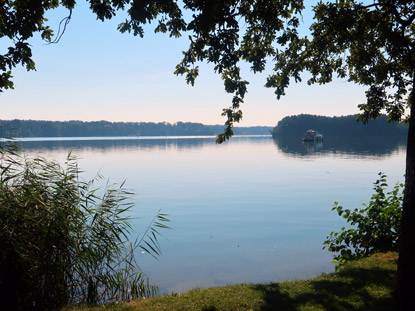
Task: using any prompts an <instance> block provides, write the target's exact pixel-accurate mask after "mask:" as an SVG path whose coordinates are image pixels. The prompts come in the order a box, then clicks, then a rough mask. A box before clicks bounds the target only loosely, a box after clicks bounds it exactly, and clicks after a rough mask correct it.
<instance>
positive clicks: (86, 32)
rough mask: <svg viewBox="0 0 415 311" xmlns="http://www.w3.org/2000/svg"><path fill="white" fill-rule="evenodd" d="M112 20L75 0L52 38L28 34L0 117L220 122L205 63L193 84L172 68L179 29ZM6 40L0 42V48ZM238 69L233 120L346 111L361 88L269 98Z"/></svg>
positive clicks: (222, 97) (182, 42)
mask: <svg viewBox="0 0 415 311" xmlns="http://www.w3.org/2000/svg"><path fill="white" fill-rule="evenodd" d="M314 2H315V1H308V3H314ZM66 14H67V12H66V11H64V10H57V11H55V12H53V13H52V14H51V15H50V21H51V25H52V27H53V28H54V29H57V25H58V23H59V21H60V19H62V18H63V17H65V16H66ZM304 20H305V22H307V21H308V20H309V16H308V15H307V14H306V15H305V16H304ZM120 21H122V17H121V16H117V17H116V18H114V19H113V20H111V21H106V22H104V23H102V22H100V21H97V20H96V19H95V17H94V15H93V14H92V13H90V10H89V9H88V6H87V5H86V4H85V3H84V2H83V1H79V4H78V5H77V7H76V9H75V10H74V12H73V16H72V20H71V22H70V24H69V25H68V27H67V30H66V33H65V34H64V36H63V37H62V39H61V41H60V42H59V43H58V44H54V45H45V44H44V43H43V42H42V41H40V40H39V39H38V38H36V39H34V40H33V41H32V52H33V56H34V60H35V62H36V67H37V71H32V72H26V71H25V70H24V69H23V68H17V69H15V70H14V83H15V89H14V90H6V91H5V92H4V93H2V94H0V105H1V113H0V119H32V120H60V121H64V120H83V121H94V120H108V121H128V122H130V121H131V122H141V121H142V122H150V121H153V122H161V121H166V122H171V123H174V122H177V121H192V122H201V123H205V124H222V123H223V122H224V121H225V120H224V117H221V115H220V114H221V111H222V108H226V107H228V106H229V105H230V103H231V98H232V95H230V94H227V93H226V92H225V91H224V88H223V83H222V80H221V79H220V76H219V75H215V74H214V73H213V69H212V66H210V65H206V64H205V65H201V73H200V76H199V77H198V79H197V80H196V84H195V86H194V87H191V86H189V85H187V84H186V82H185V80H184V78H183V77H181V76H178V77H177V76H175V75H174V74H173V72H174V69H175V65H176V64H177V63H178V62H179V61H180V60H181V55H182V54H181V51H182V50H184V49H185V48H186V47H187V45H188V42H187V37H186V36H184V38H181V39H172V38H169V37H168V36H167V35H161V34H154V33H153V31H152V30H151V28H150V29H148V30H147V31H146V33H145V37H144V38H143V39H141V38H139V37H134V36H133V35H131V34H121V33H119V32H118V31H117V29H116V26H117V25H118V23H119V22H120ZM7 44H8V42H7V41H6V40H4V41H0V51H1V52H3V51H4V49H5V48H6V47H7V46H8V45H7ZM243 75H244V77H245V78H246V79H247V80H249V81H250V85H249V86H248V94H247V96H246V99H245V103H244V104H243V105H242V110H243V112H244V118H243V120H242V122H241V123H240V125H241V126H254V125H268V126H275V125H276V123H277V122H278V121H279V120H280V119H282V118H283V117H284V116H287V115H293V114H300V113H311V114H319V115H327V116H333V115H346V114H353V113H357V112H358V108H357V105H358V104H361V103H363V102H364V101H365V95H364V89H363V88H362V87H359V86H356V85H354V84H351V83H348V82H345V81H335V82H334V83H332V84H329V85H326V86H311V87H310V86H307V85H306V83H301V84H297V85H294V84H293V85H292V86H291V87H290V88H289V89H288V91H287V95H286V96H285V97H284V98H283V99H282V100H280V101H277V100H276V98H275V95H274V93H273V90H271V89H266V88H264V87H263V85H264V84H265V81H266V80H265V79H266V75H265V74H260V75H258V74H257V75H253V74H252V73H250V72H249V70H248V69H247V68H244V70H243Z"/></svg>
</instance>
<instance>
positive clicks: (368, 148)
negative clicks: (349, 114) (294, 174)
mask: <svg viewBox="0 0 415 311" xmlns="http://www.w3.org/2000/svg"><path fill="white" fill-rule="evenodd" d="M273 141H274V144H275V145H276V146H277V147H278V149H279V150H281V151H282V152H283V153H284V154H286V155H289V156H300V157H302V156H321V155H325V154H334V153H337V154H350V155H367V156H376V157H382V156H388V155H391V154H392V153H393V152H395V151H397V150H400V149H405V148H406V137H358V138H353V137H333V136H332V137H330V136H325V137H324V141H323V142H303V141H301V139H299V138H298V137H279V138H278V139H273Z"/></svg>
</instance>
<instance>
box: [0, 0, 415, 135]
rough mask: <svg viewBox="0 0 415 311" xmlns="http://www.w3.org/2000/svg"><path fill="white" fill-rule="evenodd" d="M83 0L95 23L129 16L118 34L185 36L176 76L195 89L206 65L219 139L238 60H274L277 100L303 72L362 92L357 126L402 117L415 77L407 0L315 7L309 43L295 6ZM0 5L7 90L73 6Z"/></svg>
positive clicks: (259, 65) (68, 0)
mask: <svg viewBox="0 0 415 311" xmlns="http://www.w3.org/2000/svg"><path fill="white" fill-rule="evenodd" d="M87 1H88V2H89V4H90V8H91V10H92V11H93V12H94V13H95V14H96V16H97V19H99V20H102V21H104V20H106V19H111V18H112V17H113V16H115V14H117V13H118V12H119V11H121V10H124V11H126V12H127V18H126V20H125V21H124V22H123V23H121V24H120V25H119V26H118V29H119V30H120V31H121V32H122V33H125V32H127V33H129V32H131V33H133V34H134V35H138V36H143V35H144V29H143V25H144V24H148V23H151V22H153V24H154V25H155V27H154V31H155V32H162V33H169V35H170V36H171V37H179V36H181V35H182V34H186V35H188V36H189V48H188V49H187V50H186V51H184V52H183V59H182V61H181V62H180V63H179V64H178V65H177V67H176V71H175V74H177V75H184V76H185V79H186V81H187V83H188V84H191V85H193V84H194V82H195V79H196V78H197V76H198V73H199V67H198V63H199V62H203V61H206V62H210V63H213V64H214V70H215V72H216V73H218V74H220V75H221V77H222V79H223V82H224V87H225V90H226V91H227V92H228V93H231V94H233V99H232V104H231V106H230V107H229V108H226V109H224V110H223V113H222V114H223V115H224V116H225V117H226V118H227V121H226V128H225V131H224V133H223V134H221V135H219V136H218V142H223V141H224V140H225V139H228V138H229V137H230V136H232V134H233V131H232V129H233V125H234V122H239V121H240V120H241V118H242V111H241V110H240V104H241V103H242V102H243V100H244V96H245V94H246V92H247V85H248V81H246V80H244V79H243V77H242V76H241V72H240V63H241V62H247V63H249V64H250V66H251V70H252V71H253V72H261V71H263V70H264V69H265V68H266V64H267V61H271V62H273V63H274V67H273V71H272V73H271V74H270V75H269V77H268V78H267V82H266V86H267V87H271V88H275V93H276V96H277V98H280V97H281V96H282V95H284V94H285V89H286V88H287V87H288V86H289V84H290V82H291V81H292V80H294V81H295V82H299V81H301V80H302V73H303V72H304V71H308V72H310V73H311V77H310V78H309V79H308V83H309V84H312V83H322V84H324V83H328V82H330V81H332V79H333V77H335V76H337V77H340V78H347V79H348V80H349V81H352V82H356V83H358V84H362V85H367V86H368V90H367V91H366V96H367V102H366V103H365V104H361V105H360V106H359V108H360V109H361V110H362V113H361V115H360V119H362V120H363V121H365V122H366V121H368V120H369V119H370V118H376V117H378V116H379V114H380V113H381V111H383V110H385V111H386V113H387V114H388V117H389V120H391V121H397V120H401V118H402V117H403V116H404V113H405V108H406V106H407V104H408V100H409V97H408V91H409V89H410V87H411V86H412V84H413V80H414V78H413V76H414V72H415V53H414V52H415V51H414V48H415V40H414V39H415V36H414V31H415V25H414V24H413V21H414V19H415V2H414V1H406V0H388V1H386V0H377V1H376V0H375V1H364V2H361V1H354V0H337V1H325V2H318V3H316V5H315V6H314V8H313V9H314V13H315V17H314V22H313V24H312V25H311V28H310V30H311V36H310V37H302V36H300V34H299V32H298V26H299V25H300V21H301V12H302V10H303V9H304V1H302V0H256V1H252V0H239V1H237V0H209V1H206V0H183V1H180V2H179V1H177V0H156V1H152V0H141V1H139V0H108V1H100V0H87ZM3 3H4V4H3V6H2V8H0V38H2V37H5V38H9V39H11V40H12V46H10V47H9V49H8V52H7V53H5V54H3V55H0V69H1V70H2V73H1V76H0V91H1V90H2V89H7V88H12V87H13V82H12V81H11V78H12V76H11V70H12V69H13V67H15V66H17V65H19V64H21V65H23V66H25V67H26V68H27V69H28V70H33V69H35V64H34V61H33V59H32V54H31V48H30V46H29V44H28V39H29V38H30V37H32V36H33V35H35V34H37V33H40V35H41V37H42V38H43V39H45V40H46V41H49V42H57V41H59V39H60V38H61V36H62V31H64V29H65V27H66V25H67V23H68V22H69V20H70V18H71V12H72V9H73V8H74V6H75V4H76V3H75V1H73V0H62V1H59V0H50V1H40V0H39V1H24V0H16V1H11V0H6V1H4V2H3ZM58 6H63V7H65V8H67V9H68V10H69V14H68V17H67V18H66V19H64V20H63V21H62V23H61V25H60V26H61V27H59V29H58V32H57V33H56V34H54V32H53V31H52V29H51V28H50V26H49V25H48V24H47V20H46V19H45V18H44V15H45V12H46V11H47V10H51V9H54V8H56V7H58ZM184 13H187V14H184ZM185 16H189V17H186V18H185Z"/></svg>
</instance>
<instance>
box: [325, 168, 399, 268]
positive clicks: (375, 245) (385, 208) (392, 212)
mask: <svg viewBox="0 0 415 311" xmlns="http://www.w3.org/2000/svg"><path fill="white" fill-rule="evenodd" d="M387 187H388V184H387V183H386V175H384V174H383V173H379V179H378V180H377V181H376V182H375V183H374V188H373V189H374V190H375V193H374V194H373V195H372V197H371V199H370V201H369V203H368V204H362V205H363V208H361V209H357V208H356V209H354V210H353V211H352V210H349V209H345V208H343V207H342V206H340V205H339V204H338V202H335V203H334V207H333V208H332V210H333V211H337V213H338V214H339V216H342V217H343V218H345V219H346V221H347V222H348V223H350V224H351V225H352V227H349V228H347V229H346V228H345V227H343V228H341V230H340V231H339V232H331V233H330V235H329V236H327V240H326V241H324V243H323V245H324V247H323V248H328V250H329V251H330V252H334V253H335V255H334V262H336V263H337V264H339V265H341V264H343V263H344V262H345V261H347V260H350V259H356V258H360V257H365V256H368V255H371V254H373V253H375V252H386V251H396V250H397V249H398V242H399V234H400V224H401V218H402V200H403V188H404V185H403V184H400V183H398V184H396V185H395V187H394V188H393V190H392V191H390V192H388V193H385V191H386V189H387Z"/></svg>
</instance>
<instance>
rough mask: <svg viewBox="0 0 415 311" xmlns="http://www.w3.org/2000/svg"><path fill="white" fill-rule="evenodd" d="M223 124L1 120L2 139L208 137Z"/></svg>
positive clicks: (261, 130)
mask: <svg viewBox="0 0 415 311" xmlns="http://www.w3.org/2000/svg"><path fill="white" fill-rule="evenodd" d="M223 129H224V126H223V125H204V124H202V123H192V122H177V123H173V124H171V123H167V122H159V123H154V122H109V121H91V122H85V121H37V120H0V136H1V137H89V136H205V135H206V136H209V135H217V134H219V133H221V132H222V131H223ZM271 130H272V127H269V126H252V127H237V128H235V129H234V133H235V135H269V134H271Z"/></svg>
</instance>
